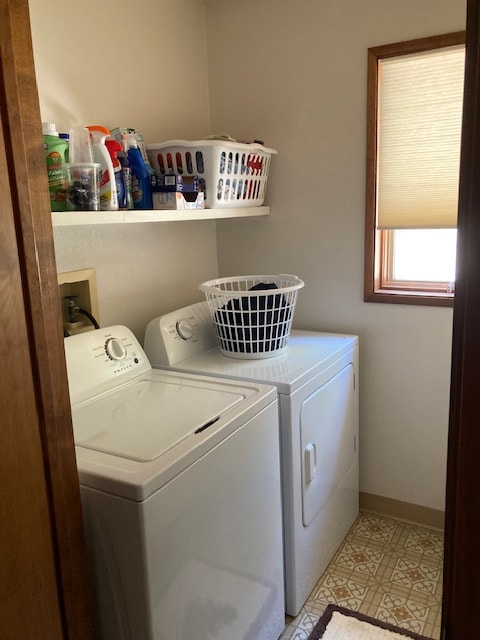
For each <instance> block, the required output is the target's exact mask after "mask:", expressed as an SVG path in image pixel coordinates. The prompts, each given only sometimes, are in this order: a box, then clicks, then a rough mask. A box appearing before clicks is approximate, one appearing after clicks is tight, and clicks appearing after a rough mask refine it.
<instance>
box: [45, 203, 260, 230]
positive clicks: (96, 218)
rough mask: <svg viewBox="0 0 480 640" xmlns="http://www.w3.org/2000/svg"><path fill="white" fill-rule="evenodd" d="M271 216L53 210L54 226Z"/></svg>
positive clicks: (242, 210)
mask: <svg viewBox="0 0 480 640" xmlns="http://www.w3.org/2000/svg"><path fill="white" fill-rule="evenodd" d="M268 215H270V207H266V206H262V207H237V208H235V209H190V210H187V211H163V210H158V209H154V210H149V211H139V210H133V211H53V212H52V223H53V226H54V227H65V226H80V225H92V224H131V223H133V222H187V221H192V220H220V219H225V218H247V217H254V216H268Z"/></svg>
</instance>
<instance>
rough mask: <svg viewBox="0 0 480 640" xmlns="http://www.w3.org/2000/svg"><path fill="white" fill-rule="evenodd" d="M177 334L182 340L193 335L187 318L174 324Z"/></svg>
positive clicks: (192, 329)
mask: <svg viewBox="0 0 480 640" xmlns="http://www.w3.org/2000/svg"><path fill="white" fill-rule="evenodd" d="M176 329H177V333H178V335H179V336H180V337H181V338H183V339H184V340H188V339H189V338H191V337H192V336H193V332H194V328H193V326H192V324H191V323H190V322H189V321H188V320H179V321H178V322H177V324H176Z"/></svg>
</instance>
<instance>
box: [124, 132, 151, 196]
mask: <svg viewBox="0 0 480 640" xmlns="http://www.w3.org/2000/svg"><path fill="white" fill-rule="evenodd" d="M125 140H126V144H127V149H128V151H127V155H128V162H129V164H130V170H131V174H132V199H133V207H134V209H153V204H152V190H151V187H150V173H149V171H148V169H147V165H146V164H145V162H144V160H143V157H142V154H141V152H140V149H139V148H138V144H137V139H136V137H135V134H134V133H127V134H126V135H125Z"/></svg>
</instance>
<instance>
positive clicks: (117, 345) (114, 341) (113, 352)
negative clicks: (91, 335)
mask: <svg viewBox="0 0 480 640" xmlns="http://www.w3.org/2000/svg"><path fill="white" fill-rule="evenodd" d="M105 353H106V354H107V356H108V357H109V358H110V360H123V359H124V358H125V357H126V355H127V350H126V348H125V347H124V346H123V344H122V343H121V342H120V340H119V339H118V338H109V339H108V340H107V341H106V342H105Z"/></svg>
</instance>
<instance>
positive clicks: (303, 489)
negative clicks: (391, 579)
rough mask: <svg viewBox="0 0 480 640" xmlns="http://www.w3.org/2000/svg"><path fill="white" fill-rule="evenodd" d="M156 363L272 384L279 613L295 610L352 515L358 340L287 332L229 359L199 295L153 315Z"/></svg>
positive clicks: (150, 349)
mask: <svg viewBox="0 0 480 640" xmlns="http://www.w3.org/2000/svg"><path fill="white" fill-rule="evenodd" d="M144 349H145V352H146V353H147V355H148V357H149V358H150V362H151V363H152V366H153V367H168V368H169V369H170V370H176V371H183V372H195V373H203V374H207V375H209V376H215V377H217V378H223V379H236V380H244V381H250V382H256V383H263V384H273V385H275V386H276V387H277V391H278V401H279V413H280V440H281V460H282V486H283V517H284V544H285V594H286V611H287V613H288V614H290V615H292V616H296V615H297V614H298V612H299V611H300V609H301V607H302V605H303V604H304V602H305V600H306V599H307V597H308V595H309V594H310V592H311V590H312V588H313V587H314V585H315V583H316V582H317V580H318V579H319V577H320V576H321V574H322V573H323V571H324V569H325V568H326V566H327V564H328V562H329V561H330V560H331V558H332V556H333V555H334V553H335V551H336V549H337V548H338V546H339V544H340V543H341V541H342V540H343V538H344V537H345V534H346V533H347V532H348V530H349V528H350V527H351V525H352V524H353V522H354V520H355V518H356V517H357V515H358V338H357V336H352V335H341V334H331V333H320V332H311V331H292V333H291V335H290V337H289V340H288V345H287V348H286V351H285V352H284V353H283V354H281V355H278V356H276V357H271V358H268V359H264V360H251V359H249V360H244V359H241V360H240V359H235V358H234V357H226V356H225V355H223V354H222V353H221V351H220V349H219V348H218V346H217V343H216V338H215V334H214V330H213V326H212V320H211V316H210V312H209V310H208V306H207V303H206V302H201V303H198V304H194V305H191V306H189V307H185V308H183V309H179V310H178V311H174V312H172V313H168V314H166V315H164V316H161V317H158V318H155V319H154V320H152V321H151V322H150V323H149V325H148V327H147V330H146V333H145V343H144Z"/></svg>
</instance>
